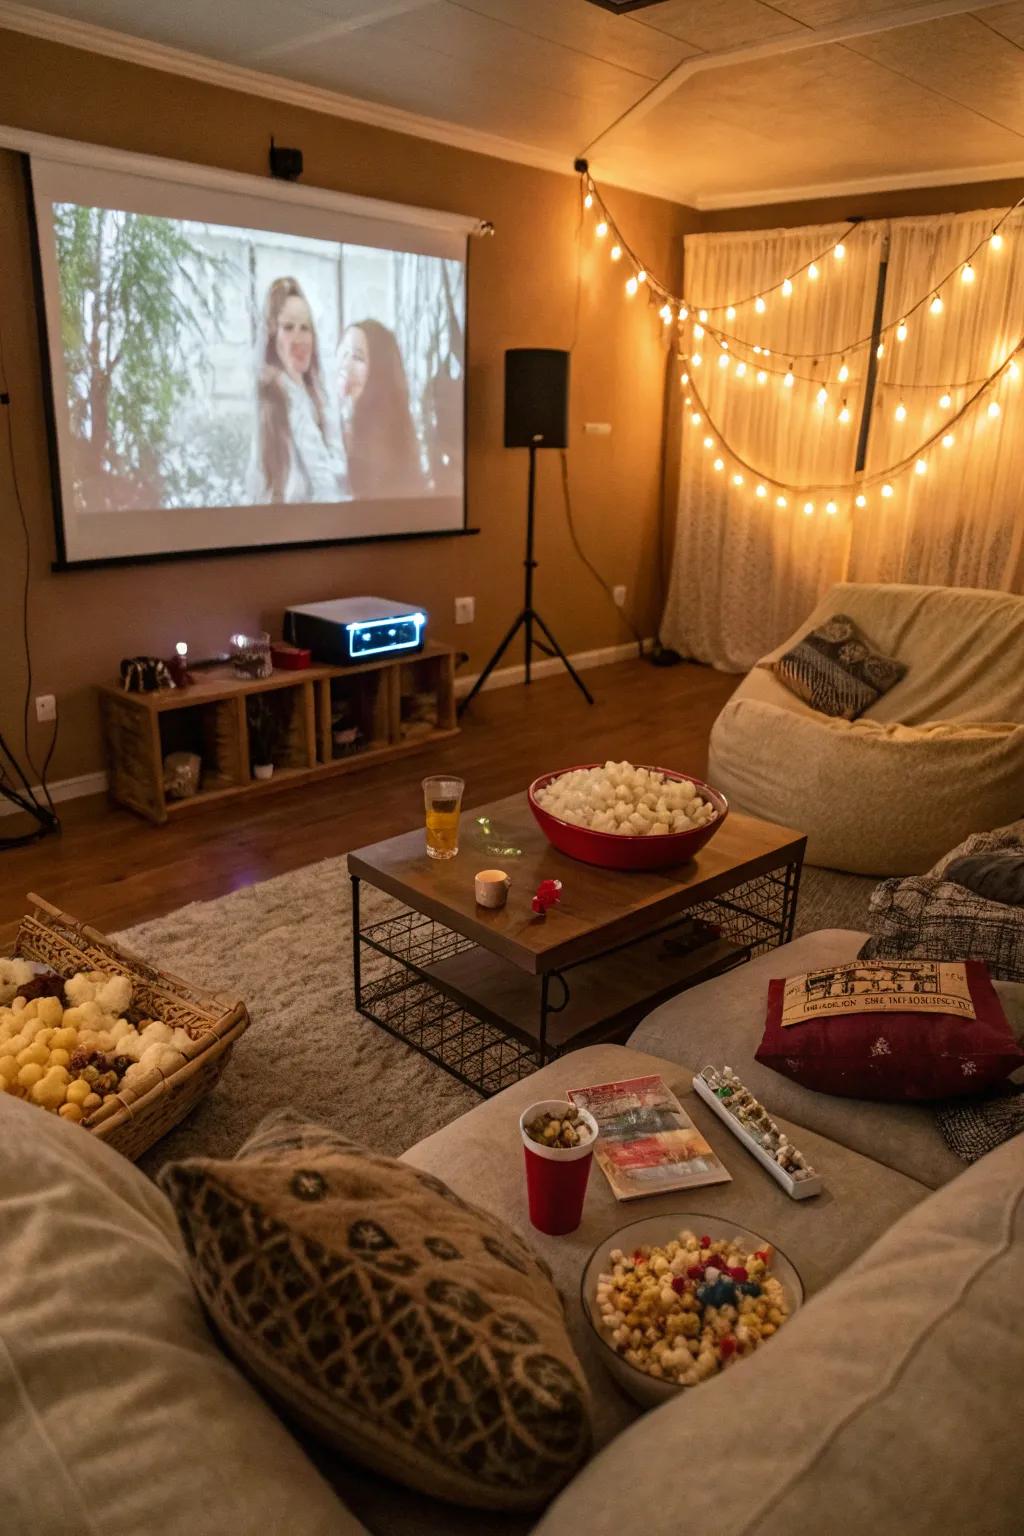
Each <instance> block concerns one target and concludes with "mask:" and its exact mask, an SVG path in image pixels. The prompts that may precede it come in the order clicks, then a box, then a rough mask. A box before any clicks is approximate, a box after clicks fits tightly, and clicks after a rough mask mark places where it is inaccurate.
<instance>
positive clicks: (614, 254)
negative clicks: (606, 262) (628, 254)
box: [608, 245, 622, 261]
mask: <svg viewBox="0 0 1024 1536" xmlns="http://www.w3.org/2000/svg"><path fill="white" fill-rule="evenodd" d="M608 254H609V256H610V257H611V259H612V261H621V260H622V246H621V245H613V246H612V248H611V250H610V251H609V252H608Z"/></svg>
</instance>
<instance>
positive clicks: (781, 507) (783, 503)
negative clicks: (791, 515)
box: [775, 496, 789, 511]
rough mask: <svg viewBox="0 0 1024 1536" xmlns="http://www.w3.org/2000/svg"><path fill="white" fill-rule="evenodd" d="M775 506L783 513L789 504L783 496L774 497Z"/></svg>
mask: <svg viewBox="0 0 1024 1536" xmlns="http://www.w3.org/2000/svg"><path fill="white" fill-rule="evenodd" d="M775 505H776V506H777V507H778V508H779V510H780V511H783V510H784V509H785V508H786V507H788V506H789V502H788V501H787V500H786V498H785V496H776V498H775Z"/></svg>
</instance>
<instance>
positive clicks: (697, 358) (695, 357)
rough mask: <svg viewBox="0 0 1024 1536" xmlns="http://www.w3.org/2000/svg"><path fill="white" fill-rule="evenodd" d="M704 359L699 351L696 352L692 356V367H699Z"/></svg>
mask: <svg viewBox="0 0 1024 1536" xmlns="http://www.w3.org/2000/svg"><path fill="white" fill-rule="evenodd" d="M703 361H704V359H703V358H702V357H701V355H700V353H699V352H695V353H694V354H693V356H692V357H691V358H690V367H691V368H699V367H700V365H701V363H702V362H703Z"/></svg>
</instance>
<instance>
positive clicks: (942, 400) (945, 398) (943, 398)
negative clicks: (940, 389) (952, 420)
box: [939, 389, 953, 411]
mask: <svg viewBox="0 0 1024 1536" xmlns="http://www.w3.org/2000/svg"><path fill="white" fill-rule="evenodd" d="M952 404H953V396H952V395H951V394H950V393H949V390H948V389H947V390H946V393H945V394H944V395H940V396H939V410H940V411H948V410H949V408H950V406H951V405H952Z"/></svg>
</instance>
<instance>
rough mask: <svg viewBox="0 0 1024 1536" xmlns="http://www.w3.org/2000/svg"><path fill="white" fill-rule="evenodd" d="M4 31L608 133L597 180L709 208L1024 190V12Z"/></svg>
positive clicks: (485, 134) (724, 9)
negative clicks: (1005, 187)
mask: <svg viewBox="0 0 1024 1536" xmlns="http://www.w3.org/2000/svg"><path fill="white" fill-rule="evenodd" d="M955 11H959V12H960V13H959V14H950V13H951V12H955ZM915 12H916V13H919V16H923V17H926V18H927V19H925V20H920V19H918V20H917V22H916V24H915ZM894 20H895V21H897V22H899V23H900V24H898V25H892V22H893V21H894ZM851 24H856V26H853V25H851ZM4 25H6V26H13V27H15V28H17V29H19V30H23V31H29V32H33V33H36V34H38V35H43V36H50V37H58V38H61V39H62V40H65V41H70V42H73V43H75V44H76V45H77V46H82V47H89V48H92V49H94V50H96V51H100V52H107V53H114V54H116V55H119V56H123V57H132V58H141V59H144V60H145V61H147V62H150V63H153V64H156V65H157V66H158V67H162V68H167V69H173V70H175V71H176V72H179V73H186V74H187V73H199V74H201V75H202V77H203V78H217V77H218V76H217V71H218V69H219V70H220V71H221V72H222V74H223V76H224V78H225V81H226V82H227V83H232V84H236V85H242V86H243V87H244V86H245V85H246V84H248V85H249V87H250V88H257V89H259V90H262V91H264V92H268V91H269V92H273V91H275V90H277V91H279V92H280V93H281V94H284V95H286V96H287V97H288V99H290V100H295V99H304V93H305V94H308V97H309V100H310V104H311V105H318V106H320V107H321V108H323V107H327V108H328V109H329V110H336V111H338V112H339V113H341V115H346V114H350V115H355V116H359V117H360V118H363V119H364V120H370V121H378V120H379V121H382V122H385V123H387V125H388V126H393V127H405V128H407V129H409V130H410V131H413V132H417V133H420V134H425V135H428V136H431V137H437V138H441V139H446V140H449V141H451V142H454V143H461V144H468V145H473V146H476V147H479V148H481V149H484V150H485V151H489V152H491V153H498V154H502V155H504V156H506V157H508V158H514V159H522V160H525V161H528V162H530V163H538V164H544V165H554V166H556V167H557V168H559V169H565V170H567V171H568V170H571V167H572V160H573V157H574V156H575V155H576V154H578V153H579V152H580V151H581V150H582V149H583V148H584V147H585V146H587V145H588V144H590V143H591V141H593V140H594V139H595V138H596V137H597V136H599V135H603V137H602V138H601V141H600V143H599V144H598V145H597V146H596V147H595V148H594V149H593V151H592V153H591V156H590V159H591V167H592V170H593V172H594V174H595V176H596V177H597V178H598V180H601V179H602V178H603V179H605V180H608V181H614V182H617V183H619V184H621V185H626V186H634V187H638V188H640V189H644V190H651V191H658V192H661V193H662V194H664V195H666V196H669V197H672V198H675V199H676V200H677V201H680V202H684V203H691V204H694V205H696V206H698V207H704V208H711V207H723V206H730V205H740V204H745V203H755V202H771V201H778V200H782V199H786V198H794V197H802V196H818V195H823V194H825V193H828V192H837V193H841V192H844V191H847V192H854V191H860V190H870V189H873V188H876V187H878V188H882V187H888V186H907V185H926V184H931V185H936V184H939V183H942V182H946V181H971V180H981V179H990V178H993V177H997V176H1016V175H1022V176H1024V0H1015V3H1012V4H996V5H981V4H980V3H976V4H975V6H974V8H973V10H971V11H967V10H966V9H963V8H962V7H959V6H957V4H956V0H772V3H768V0H664V3H662V4H657V5H653V6H651V7H650V9H646V10H642V11H636V12H633V13H632V14H631V15H626V16H616V15H613V14H611V13H610V12H607V11H604V10H601V9H599V8H598V7H597V6H594V5H591V4H588V3H587V0H39V3H37V4H36V5H34V6H32V7H28V6H24V5H20V4H15V3H8V0H0V26H4ZM876 25H878V26H884V30H879V31H877V32H869V31H866V30H865V29H866V28H867V27H869V26H876ZM99 29H102V30H99ZM822 29H827V30H829V31H834V30H836V29H839V30H840V31H845V32H847V33H848V34H849V33H852V32H854V31H856V33H857V35H846V36H843V37H840V38H838V39H835V40H832V41H829V42H822V41H821V40H820V38H819V39H818V40H817V41H816V45H815V46H814V47H807V46H806V44H807V43H808V42H809V41H811V40H814V34H815V33H816V32H821V31H822ZM798 41H799V43H800V45H801V46H799V47H792V46H791V45H793V44H795V43H796V42H798ZM775 49H779V50H780V51H777V52H773V51H772V50H775ZM730 51H733V52H732V53H730ZM716 55H725V56H724V57H720V58H719V57H714V56H716ZM764 55H767V56H764ZM188 56H192V57H188ZM204 61H205V62H204ZM211 61H213V63H211ZM680 65H683V66H684V72H690V71H692V73H688V78H685V79H682V80H681V81H679V82H678V84H677V85H676V86H675V88H674V89H672V90H671V92H670V93H668V94H667V95H666V98H665V99H664V100H660V101H659V102H658V104H657V105H656V106H654V107H653V108H652V109H651V110H649V111H646V112H643V113H642V114H639V115H637V116H635V117H633V116H631V117H630V118H629V119H627V121H625V122H624V123H623V124H622V125H621V126H620V127H619V128H616V129H613V130H612V131H611V132H610V133H606V132H605V130H607V129H608V128H609V127H610V125H611V124H613V123H614V122H615V121H616V120H617V119H618V118H619V117H620V115H621V114H624V113H627V112H628V111H630V109H631V108H634V107H635V105H636V104H637V103H638V102H639V101H640V100H641V98H643V97H644V96H645V95H646V94H647V93H648V92H649V91H650V90H651V89H652V87H654V86H655V85H656V84H657V83H658V82H659V81H660V80H662V79H663V77H665V76H666V75H668V74H669V73H670V72H671V71H673V70H674V69H676V67H677V66H680ZM248 72H253V73H251V74H250V73H248ZM257 72H258V73H257ZM0 113H2V107H0Z"/></svg>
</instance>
